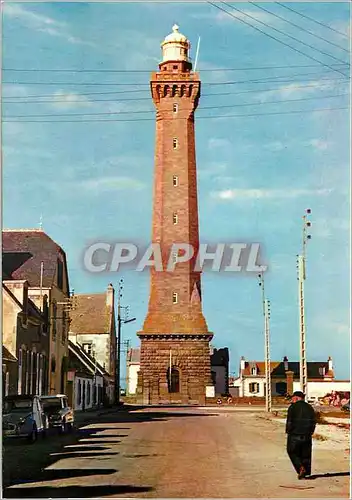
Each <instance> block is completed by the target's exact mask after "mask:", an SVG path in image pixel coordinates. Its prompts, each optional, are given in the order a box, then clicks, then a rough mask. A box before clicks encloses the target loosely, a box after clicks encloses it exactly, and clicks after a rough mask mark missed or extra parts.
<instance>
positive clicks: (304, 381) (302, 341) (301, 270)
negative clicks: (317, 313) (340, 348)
mask: <svg viewBox="0 0 352 500" xmlns="http://www.w3.org/2000/svg"><path fill="white" fill-rule="evenodd" d="M310 213H311V210H310V209H309V208H308V209H307V210H306V213H305V214H304V216H303V217H302V219H303V231H302V254H301V255H297V269H298V277H297V279H298V308H299V346H300V370H299V375H300V386H301V391H302V392H303V394H305V395H306V396H307V392H308V374H307V346H306V320H305V303H304V282H305V280H306V261H307V252H306V249H307V241H308V240H310V239H311V235H310V234H308V232H307V228H309V227H310V226H311V222H310V221H309V220H308V216H309V215H310Z"/></svg>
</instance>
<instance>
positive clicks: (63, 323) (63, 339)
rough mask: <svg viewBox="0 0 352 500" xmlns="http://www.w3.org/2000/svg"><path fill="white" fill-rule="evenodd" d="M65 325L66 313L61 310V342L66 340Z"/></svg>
mask: <svg viewBox="0 0 352 500" xmlns="http://www.w3.org/2000/svg"><path fill="white" fill-rule="evenodd" d="M66 326H67V314H66V311H62V336H61V342H62V343H63V344H64V343H65V342H66Z"/></svg>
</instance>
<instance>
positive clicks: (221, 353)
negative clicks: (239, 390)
mask: <svg viewBox="0 0 352 500" xmlns="http://www.w3.org/2000/svg"><path fill="white" fill-rule="evenodd" d="M210 363H211V377H212V382H213V384H214V387H215V394H216V395H217V396H218V395H221V394H228V393H229V350H228V348H227V347H224V348H222V349H215V348H213V347H211V348H210Z"/></svg>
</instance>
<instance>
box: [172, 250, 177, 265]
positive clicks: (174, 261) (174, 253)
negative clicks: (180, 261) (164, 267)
mask: <svg viewBox="0 0 352 500" xmlns="http://www.w3.org/2000/svg"><path fill="white" fill-rule="evenodd" d="M177 257H178V254H177V252H172V261H173V263H174V264H177Z"/></svg>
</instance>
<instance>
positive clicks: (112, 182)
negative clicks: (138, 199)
mask: <svg viewBox="0 0 352 500" xmlns="http://www.w3.org/2000/svg"><path fill="white" fill-rule="evenodd" d="M79 185H80V187H82V188H83V189H87V190H89V191H95V192H97V193H100V192H103V191H116V190H123V191H125V190H132V191H140V190H141V189H143V188H144V184H143V183H142V182H140V181H139V180H137V179H134V178H132V177H123V176H121V177H119V176H116V177H100V178H97V179H89V180H86V181H82V182H80V183H79Z"/></svg>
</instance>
